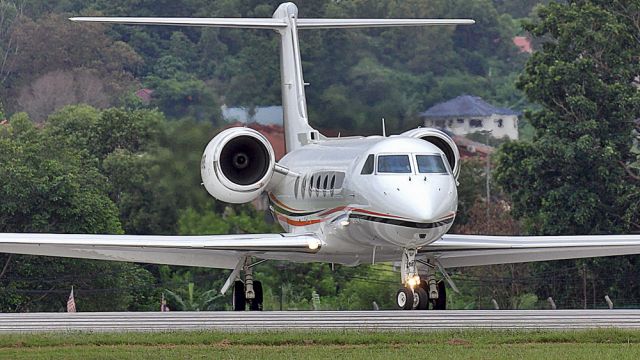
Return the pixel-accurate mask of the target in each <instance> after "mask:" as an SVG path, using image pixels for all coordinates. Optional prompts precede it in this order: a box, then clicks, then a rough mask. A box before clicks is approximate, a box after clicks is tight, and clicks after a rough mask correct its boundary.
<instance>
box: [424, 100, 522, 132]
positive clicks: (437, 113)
mask: <svg viewBox="0 0 640 360" xmlns="http://www.w3.org/2000/svg"><path fill="white" fill-rule="evenodd" d="M419 115H420V118H421V119H422V120H423V121H424V126H426V127H433V128H438V129H442V130H446V131H448V132H451V133H453V134H455V135H461V136H464V135H467V134H470V133H474V132H478V131H490V132H491V136H493V137H495V138H502V137H505V136H507V137H508V138H509V139H512V140H517V139H518V116H519V115H520V114H519V113H517V112H515V111H513V110H510V109H504V108H498V107H495V106H493V105H490V104H488V103H487V102H485V101H484V100H482V99H481V98H479V97H477V96H470V95H462V96H458V97H457V98H455V99H451V100H449V101H446V102H443V103H440V104H437V105H434V106H432V107H431V108H429V109H428V110H427V111H425V112H423V113H420V114H419Z"/></svg>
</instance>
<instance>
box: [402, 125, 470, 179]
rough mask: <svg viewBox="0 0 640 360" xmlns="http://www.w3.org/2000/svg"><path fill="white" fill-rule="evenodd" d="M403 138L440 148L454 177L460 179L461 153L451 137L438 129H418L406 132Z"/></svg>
mask: <svg viewBox="0 0 640 360" xmlns="http://www.w3.org/2000/svg"><path fill="white" fill-rule="evenodd" d="M402 136H408V137H412V138H418V139H422V140H425V141H428V142H430V143H432V144H433V145H435V146H436V147H438V149H440V150H442V152H443V153H444V155H445V156H446V157H447V160H448V162H449V166H450V167H451V170H452V171H453V176H455V178H456V179H457V178H458V174H460V151H459V150H458V146H457V145H456V143H455V142H454V141H453V139H452V138H451V137H450V136H449V135H447V134H446V133H444V132H443V131H440V130H438V129H431V128H418V129H413V130H409V131H406V132H404V133H402Z"/></svg>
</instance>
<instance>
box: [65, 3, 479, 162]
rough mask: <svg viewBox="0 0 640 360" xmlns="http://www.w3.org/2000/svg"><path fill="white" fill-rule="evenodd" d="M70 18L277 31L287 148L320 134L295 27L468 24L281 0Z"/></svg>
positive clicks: (102, 21) (294, 148) (346, 27)
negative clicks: (301, 10) (227, 9)
mask: <svg viewBox="0 0 640 360" xmlns="http://www.w3.org/2000/svg"><path fill="white" fill-rule="evenodd" d="M70 20H72V21H83V22H101V23H112V24H129V25H173V26H176V25H181V26H208V27H228V28H252V29H271V30H275V31H277V32H278V33H279V34H280V74H281V80H282V81H281V82H282V84H281V86H282V112H283V117H284V131H285V146H286V151H287V152H290V151H293V150H296V149H297V148H300V147H301V146H304V145H306V144H308V143H310V142H312V141H316V140H319V139H322V138H321V135H320V133H318V131H316V130H314V129H313V128H312V127H311V126H310V125H309V121H308V118H307V100H306V95H305V91H304V87H305V82H304V79H303V77H302V61H301V60H300V45H299V41H298V30H299V29H337V28H342V29H349V28H353V29H357V28H367V27H397V26H424V25H469V24H473V23H475V22H474V21H473V20H469V19H305V18H302V19H300V18H298V7H297V6H296V5H295V4H294V3H290V2H287V3H282V4H280V6H278V8H277V9H276V11H275V12H274V13H273V17H272V18H150V17H144V18H141V17H74V18H71V19H70Z"/></svg>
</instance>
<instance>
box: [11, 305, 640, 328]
mask: <svg viewBox="0 0 640 360" xmlns="http://www.w3.org/2000/svg"><path fill="white" fill-rule="evenodd" d="M474 328H476V329H477V328H482V329H592V328H640V310H529V311H520V310H497V311H494V310H473V311H471V310H464V311H283V312H279V311H274V312H267V311H265V312H230V311H229V312H169V313H161V312H130V313H127V312H117V313H115V312H114V313H20V314H0V332H3V333H17V332H60V331H94V332H96V331H100V332H123V331H174V330H206V329H208V330H222V331H267V330H268V331H277V330H332V329H334V330H343V329H352V330H414V331H415V330H425V331H436V330H447V329H474Z"/></svg>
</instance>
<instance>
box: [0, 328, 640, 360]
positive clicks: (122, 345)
mask: <svg viewBox="0 0 640 360" xmlns="http://www.w3.org/2000/svg"><path fill="white" fill-rule="evenodd" d="M51 358H64V359H122V358H134V359H145V358H153V359H176V358H177V359H199V358H216V359H219V358H224V359H263V358H277V359H282V358H285V359H327V358H328V359H332V358H333V359H336V358H349V359H389V358H413V359H415V358H418V359H423V358H425V359H426V358H433V359H438V360H440V359H461V358H462V359H541V358H542V359H544V360H549V359H573V358H575V359H592V358H605V359H610V358H615V359H638V358H640V331H626V330H614V329H603V330H589V331H488V330H487V331H483V330H473V331H440V332H355V331H335V332H268V333H226V332H211V331H198V332H166V333H117V334H116V333H107V334H101V333H52V334H11V335H0V359H51Z"/></svg>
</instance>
